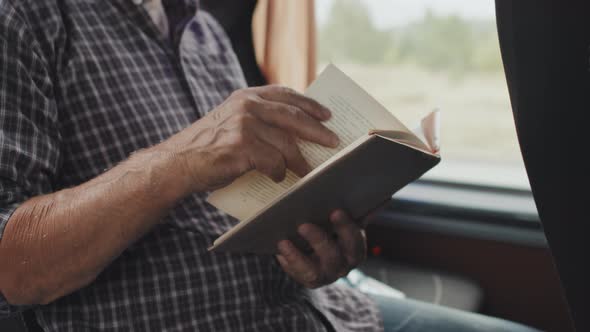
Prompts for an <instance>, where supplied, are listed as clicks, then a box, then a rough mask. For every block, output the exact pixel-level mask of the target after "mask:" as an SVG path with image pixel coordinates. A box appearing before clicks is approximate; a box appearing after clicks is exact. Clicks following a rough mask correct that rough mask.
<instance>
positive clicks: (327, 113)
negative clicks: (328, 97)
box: [322, 108, 332, 120]
mask: <svg viewBox="0 0 590 332" xmlns="http://www.w3.org/2000/svg"><path fill="white" fill-rule="evenodd" d="M322 116H323V117H324V119H326V120H328V119H329V118H331V117H332V112H330V110H329V109H327V108H324V109H322Z"/></svg>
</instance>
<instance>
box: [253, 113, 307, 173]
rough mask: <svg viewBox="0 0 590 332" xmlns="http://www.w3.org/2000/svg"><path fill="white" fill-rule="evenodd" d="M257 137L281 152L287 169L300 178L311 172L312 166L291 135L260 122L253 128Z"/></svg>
mask: <svg viewBox="0 0 590 332" xmlns="http://www.w3.org/2000/svg"><path fill="white" fill-rule="evenodd" d="M253 130H254V132H255V134H256V136H258V138H260V140H262V141H263V142H265V143H267V144H269V145H272V146H273V147H274V148H275V149H277V150H278V151H280V152H281V154H282V155H283V158H284V159H285V161H286V163H287V168H289V169H290V170H292V171H293V172H294V173H295V174H297V175H298V176H300V177H303V176H305V175H306V174H307V173H309V172H310V171H311V166H310V165H309V163H308V162H307V160H305V158H303V155H302V154H301V151H300V150H299V147H298V146H297V144H296V143H295V139H294V138H293V137H292V136H291V135H289V133H286V132H283V131H281V130H280V129H277V128H275V127H271V126H268V125H266V124H264V123H263V122H258V123H257V124H255V125H254V128H253Z"/></svg>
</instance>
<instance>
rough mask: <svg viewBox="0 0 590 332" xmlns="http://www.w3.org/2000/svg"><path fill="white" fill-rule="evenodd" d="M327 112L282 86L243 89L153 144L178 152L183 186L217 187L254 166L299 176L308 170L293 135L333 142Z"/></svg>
mask: <svg viewBox="0 0 590 332" xmlns="http://www.w3.org/2000/svg"><path fill="white" fill-rule="evenodd" d="M330 116H331V114H330V111H329V110H328V109H326V108H325V107H323V106H322V105H320V104H319V103H318V102H316V101H314V100H312V99H310V98H307V97H305V96H303V95H301V94H298V93H297V92H295V91H293V90H291V89H288V88H285V87H280V86H265V87H258V88H248V89H242V90H238V91H236V92H234V93H233V94H232V95H231V96H230V97H229V98H228V99H227V100H226V101H225V102H223V103H222V104H221V105H219V106H218V107H217V108H216V109H214V110H213V111H211V112H210V113H209V114H208V115H207V116H205V117H203V118H202V119H201V120H199V121H197V122H195V123H194V124H193V125H192V126H190V127H188V128H186V129H185V130H183V131H181V132H180V133H178V134H176V135H174V136H173V137H171V138H170V139H169V140H167V141H165V142H163V143H162V144H160V145H158V146H156V147H155V148H156V149H160V151H165V152H169V153H172V154H173V155H174V156H176V157H180V158H178V160H180V161H181V165H183V166H182V174H185V175H188V176H187V178H188V182H189V183H190V186H189V188H187V189H188V191H192V192H195V191H209V190H213V189H217V188H220V187H223V186H226V185H228V184H229V183H231V182H232V181H233V180H234V179H236V178H237V177H239V176H240V175H242V174H244V173H246V172H248V171H250V170H254V169H255V170H258V171H260V172H261V173H263V174H265V175H267V176H268V177H270V178H271V179H273V180H274V181H276V182H280V181H282V180H283V179H284V178H285V175H286V170H287V169H290V170H292V171H293V172H294V173H295V174H297V175H299V176H303V175H305V174H306V173H308V172H309V171H310V166H309V165H308V163H307V162H306V161H305V159H304V158H303V156H302V155H301V152H300V151H299V148H298V147H297V145H296V139H298V138H299V139H304V140H307V141H311V142H314V143H318V144H321V145H324V146H327V147H336V146H338V144H339V140H338V137H337V136H336V134H334V133H333V132H331V131H330V130H328V129H327V128H326V127H324V126H323V125H322V124H321V121H325V120H328V119H329V118H330Z"/></svg>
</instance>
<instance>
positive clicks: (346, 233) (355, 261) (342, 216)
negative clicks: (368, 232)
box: [330, 210, 367, 267]
mask: <svg viewBox="0 0 590 332" xmlns="http://www.w3.org/2000/svg"><path fill="white" fill-rule="evenodd" d="M330 221H331V222H332V225H333V229H334V232H335V233H336V234H337V235H338V240H337V242H338V245H339V246H340V249H341V250H342V253H343V255H344V257H345V258H346V262H347V264H348V266H350V267H356V266H358V265H359V264H360V263H361V262H362V261H363V260H364V259H365V256H366V252H367V244H366V242H367V241H366V238H365V235H364V232H363V230H362V229H361V228H360V227H359V226H358V225H357V224H356V223H355V222H354V220H352V218H350V217H349V216H348V215H347V214H346V213H345V212H344V211H342V210H336V211H334V212H333V213H332V214H331V215H330Z"/></svg>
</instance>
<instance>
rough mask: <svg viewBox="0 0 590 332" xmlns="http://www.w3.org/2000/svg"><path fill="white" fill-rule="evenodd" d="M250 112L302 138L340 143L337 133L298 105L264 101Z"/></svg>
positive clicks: (328, 144) (318, 141) (316, 141)
mask: <svg viewBox="0 0 590 332" xmlns="http://www.w3.org/2000/svg"><path fill="white" fill-rule="evenodd" d="M250 112H252V114H254V116H256V117H258V118H259V119H261V120H262V121H264V122H266V123H268V124H270V125H272V126H275V127H278V128H282V129H284V130H287V131H289V132H290V133H293V134H294V135H296V136H297V137H299V138H301V139H304V140H307V141H311V142H314V143H318V144H321V145H324V146H327V147H333V148H335V147H337V146H338V145H339V144H340V140H339V139H338V136H337V135H336V134H335V133H333V132H332V131H331V130H330V129H328V128H326V127H325V126H324V125H322V124H321V123H320V122H319V121H317V120H316V119H314V118H312V117H311V116H309V115H308V114H307V113H305V112H304V111H302V110H301V109H300V108H298V107H296V106H292V105H287V104H283V103H279V102H273V101H262V102H260V103H259V104H258V107H255V108H253V109H251V110H250Z"/></svg>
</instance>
